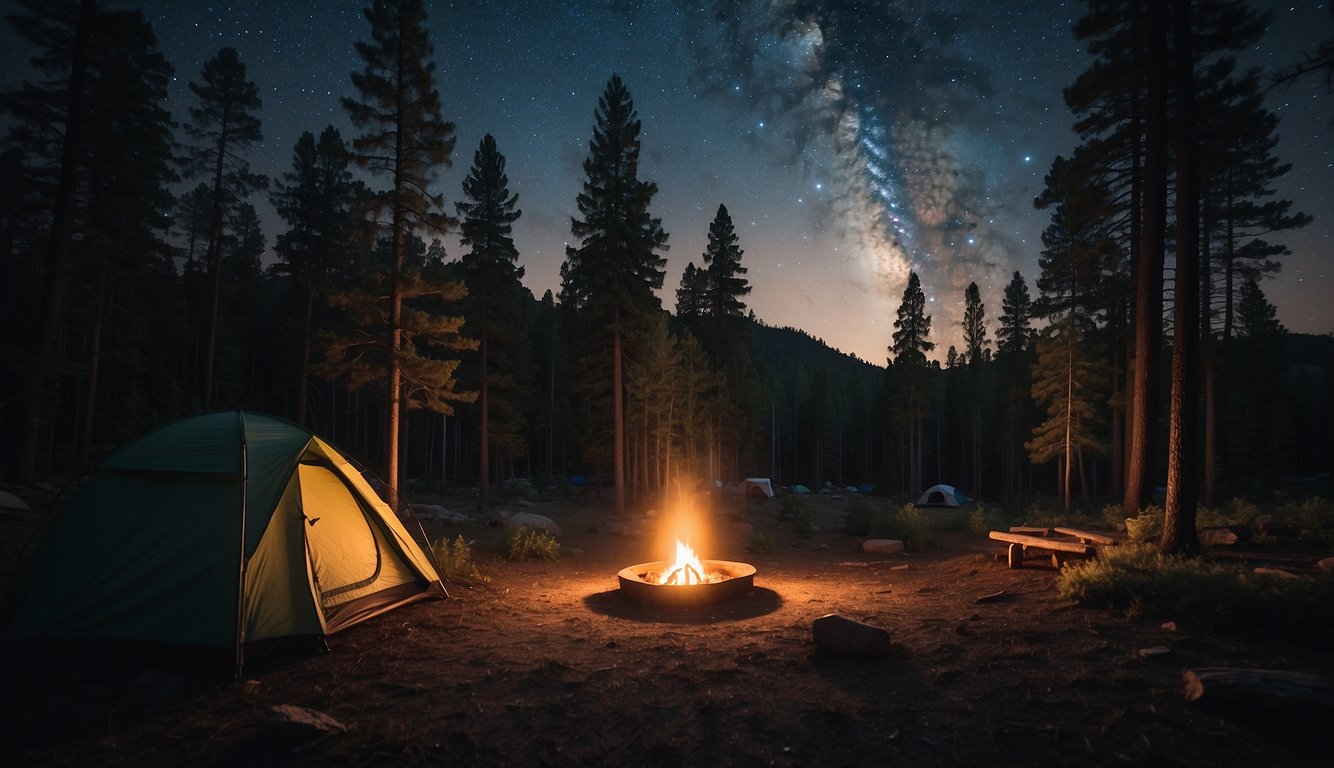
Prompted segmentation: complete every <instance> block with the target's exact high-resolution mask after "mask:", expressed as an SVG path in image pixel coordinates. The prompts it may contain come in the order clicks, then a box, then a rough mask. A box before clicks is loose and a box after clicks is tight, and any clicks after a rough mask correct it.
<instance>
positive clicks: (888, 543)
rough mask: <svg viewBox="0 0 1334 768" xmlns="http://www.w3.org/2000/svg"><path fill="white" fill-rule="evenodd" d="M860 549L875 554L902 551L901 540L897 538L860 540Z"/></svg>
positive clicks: (890, 553) (889, 553)
mask: <svg viewBox="0 0 1334 768" xmlns="http://www.w3.org/2000/svg"><path fill="white" fill-rule="evenodd" d="M862 551H863V552H873V553H875V554H877V555H892V554H894V553H895V552H902V551H903V542H901V541H899V540H898V539H867V540H866V541H863V542H862Z"/></svg>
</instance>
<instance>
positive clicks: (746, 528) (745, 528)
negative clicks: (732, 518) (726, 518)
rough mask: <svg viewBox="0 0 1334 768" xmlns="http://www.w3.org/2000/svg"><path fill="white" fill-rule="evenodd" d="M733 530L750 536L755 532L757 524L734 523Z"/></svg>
mask: <svg viewBox="0 0 1334 768" xmlns="http://www.w3.org/2000/svg"><path fill="white" fill-rule="evenodd" d="M732 531H733V533H737V534H739V535H741V536H749V535H751V534H752V533H754V532H755V526H753V525H751V524H750V523H732Z"/></svg>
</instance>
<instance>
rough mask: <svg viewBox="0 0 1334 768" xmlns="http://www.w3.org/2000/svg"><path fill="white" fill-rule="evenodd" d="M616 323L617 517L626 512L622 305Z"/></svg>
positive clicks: (613, 339)
mask: <svg viewBox="0 0 1334 768" xmlns="http://www.w3.org/2000/svg"><path fill="white" fill-rule="evenodd" d="M615 322H616V325H615V327H614V328H613V329H612V334H611V349H612V352H611V359H612V371H611V396H612V422H613V423H612V430H613V433H614V440H613V442H614V447H613V448H612V466H613V471H614V474H615V481H616V504H615V506H614V507H613V511H614V512H615V514H616V516H617V517H621V516H622V515H624V514H625V395H624V392H623V389H622V387H623V383H622V375H621V307H620V305H617V306H616V310H615Z"/></svg>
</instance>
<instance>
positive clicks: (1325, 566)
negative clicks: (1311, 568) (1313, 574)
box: [1315, 557, 1334, 576]
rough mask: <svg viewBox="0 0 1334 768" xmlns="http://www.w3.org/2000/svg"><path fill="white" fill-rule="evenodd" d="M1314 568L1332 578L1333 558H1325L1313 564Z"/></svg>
mask: <svg viewBox="0 0 1334 768" xmlns="http://www.w3.org/2000/svg"><path fill="white" fill-rule="evenodd" d="M1315 567H1317V568H1319V569H1320V570H1322V571H1324V572H1325V573H1327V574H1329V575H1330V576H1334V557H1327V558H1325V559H1324V560H1321V561H1320V562H1318V563H1316V564H1315Z"/></svg>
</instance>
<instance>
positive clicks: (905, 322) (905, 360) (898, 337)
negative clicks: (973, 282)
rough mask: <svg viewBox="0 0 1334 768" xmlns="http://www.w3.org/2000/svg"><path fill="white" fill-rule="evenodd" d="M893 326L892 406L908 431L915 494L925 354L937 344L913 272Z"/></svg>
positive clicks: (925, 392)
mask: <svg viewBox="0 0 1334 768" xmlns="http://www.w3.org/2000/svg"><path fill="white" fill-rule="evenodd" d="M894 328H895V329H896V330H895V331H894V343H893V344H891V345H890V347H889V361H890V371H889V374H890V375H891V376H892V377H893V381H894V384H895V387H894V388H893V391H891V397H892V398H893V399H894V400H893V403H892V407H893V409H894V411H895V413H896V414H897V416H898V420H899V423H900V425H901V427H902V428H903V429H906V431H907V437H908V445H907V457H908V467H909V469H908V478H907V482H908V484H909V487H908V489H907V490H908V491H909V492H910V493H912V494H917V493H920V492H921V490H922V442H923V435H922V423H923V421H924V420H925V419H926V414H927V411H928V410H929V409H930V403H929V400H930V394H929V393H930V383H929V382H928V381H927V373H928V371H929V367H928V366H927V361H926V353H927V352H930V351H931V350H932V349H935V346H936V345H935V342H932V341H931V340H930V339H929V337H930V335H931V316H930V315H928V314H927V313H926V294H925V293H923V292H922V282H921V280H920V279H919V278H918V277H917V273H916V272H910V273H909V274H908V285H907V286H906V287H905V288H904V289H903V301H902V302H901V303H900V304H899V309H898V316H897V317H896V319H895V320H894Z"/></svg>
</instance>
